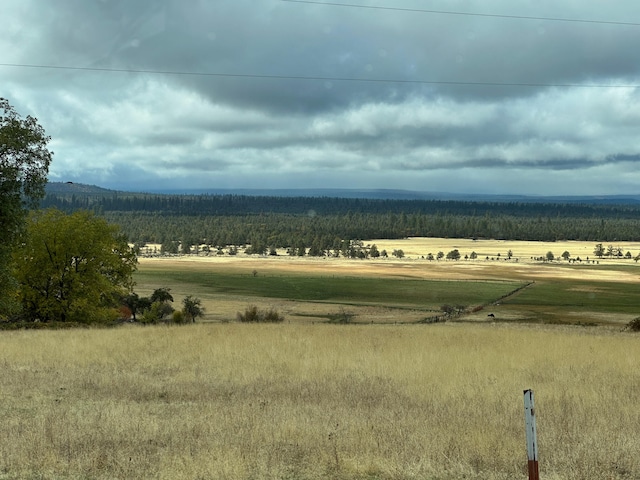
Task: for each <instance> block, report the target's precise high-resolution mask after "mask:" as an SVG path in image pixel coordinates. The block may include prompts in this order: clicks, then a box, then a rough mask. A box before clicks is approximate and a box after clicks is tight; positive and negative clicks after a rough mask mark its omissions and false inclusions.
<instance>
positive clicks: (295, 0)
mask: <svg viewBox="0 0 640 480" xmlns="http://www.w3.org/2000/svg"><path fill="white" fill-rule="evenodd" d="M281 1H282V2H289V3H307V4H313V5H327V6H330V7H349V8H366V9H370V10H394V11H398V12H413V13H432V14H438V15H459V16H467V17H490V18H503V19H511V20H539V21H545V22H571V23H592V24H593V23H595V24H603V25H625V26H633V27H640V23H636V22H615V21H609V20H587V19H579V18H557V17H530V16H527V15H500V14H493V13H473V12H455V11H447V10H425V9H421V8H401V7H385V6H375V5H357V4H352V3H336V2H316V1H312V0H281Z"/></svg>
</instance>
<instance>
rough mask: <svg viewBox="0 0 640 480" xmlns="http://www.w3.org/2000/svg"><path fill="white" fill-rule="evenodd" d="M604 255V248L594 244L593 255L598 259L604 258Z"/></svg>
mask: <svg viewBox="0 0 640 480" xmlns="http://www.w3.org/2000/svg"><path fill="white" fill-rule="evenodd" d="M604 253H605V249H604V246H603V245H602V244H601V243H598V244H596V246H595V248H594V249H593V254H594V255H595V256H596V257H598V258H602V257H603V256H604Z"/></svg>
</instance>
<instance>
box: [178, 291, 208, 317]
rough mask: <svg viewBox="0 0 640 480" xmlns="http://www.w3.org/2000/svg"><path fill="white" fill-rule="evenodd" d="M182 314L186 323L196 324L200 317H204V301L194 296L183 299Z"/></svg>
mask: <svg viewBox="0 0 640 480" xmlns="http://www.w3.org/2000/svg"><path fill="white" fill-rule="evenodd" d="M182 314H183V315H184V319H185V321H186V322H195V321H196V319H197V318H198V317H201V316H202V315H204V307H203V306H202V301H201V300H200V299H199V298H197V297H194V296H193V295H187V296H186V297H185V298H183V299H182Z"/></svg>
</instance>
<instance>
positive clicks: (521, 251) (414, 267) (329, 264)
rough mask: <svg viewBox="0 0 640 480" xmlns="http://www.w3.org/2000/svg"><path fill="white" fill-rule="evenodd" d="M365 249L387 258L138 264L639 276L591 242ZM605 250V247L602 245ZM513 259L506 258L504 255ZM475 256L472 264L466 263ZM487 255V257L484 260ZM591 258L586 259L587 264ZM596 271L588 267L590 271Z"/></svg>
mask: <svg viewBox="0 0 640 480" xmlns="http://www.w3.org/2000/svg"><path fill="white" fill-rule="evenodd" d="M364 243H365V245H374V244H375V245H376V246H377V247H378V249H379V250H380V251H382V250H386V251H387V253H388V254H389V257H388V258H380V259H367V260H351V259H345V258H327V257H319V258H315V257H291V256H288V255H286V254H285V253H284V252H282V251H281V252H279V255H278V256H255V255H251V256H248V255H244V254H242V253H240V254H238V255H236V256H229V255H211V256H204V255H183V256H176V257H142V258H141V259H140V262H141V264H142V265H144V268H154V265H155V266H161V268H167V267H168V268H171V267H172V266H173V267H175V268H186V267H188V268H189V269H209V268H225V269H232V270H239V271H247V272H251V271H252V270H254V269H256V270H258V271H262V270H264V269H267V270H269V271H282V272H290V273H291V272H301V273H314V274H334V275H375V276H403V277H415V278H427V279H454V280H455V279H473V278H509V279H532V280H535V279H539V278H547V277H553V278H567V279H571V278H575V279H594V280H599V281H606V280H611V281H629V282H633V283H637V282H639V281H640V278H639V277H638V276H637V275H636V274H635V273H630V272H620V271H619V270H615V269H612V270H607V269H606V266H617V265H627V266H638V268H639V269H638V272H640V264H639V263H636V262H635V261H633V260H631V259H625V258H621V259H620V258H612V259H610V258H606V257H605V258H603V259H599V258H596V257H595V256H594V255H593V250H594V247H595V243H594V242H570V241H567V242H529V241H503V240H470V239H445V238H408V239H401V240H368V241H366V242H364ZM605 247H606V246H605ZM615 247H616V248H618V247H619V248H621V249H622V250H623V251H624V252H625V253H626V252H631V254H632V256H634V257H635V256H636V255H637V254H638V253H640V243H639V242H635V243H622V244H620V245H615ZM454 249H458V250H459V251H460V254H461V256H462V257H463V258H462V259H461V260H458V261H448V260H445V259H443V260H439V261H438V260H434V261H429V260H426V259H425V258H424V257H426V256H427V255H428V254H429V253H431V254H433V255H434V256H436V255H437V254H438V252H443V253H444V254H445V255H446V254H447V253H448V252H450V251H451V250H454ZM394 250H402V251H403V252H404V254H405V257H404V258H402V259H396V258H394V257H393V256H392V255H391V254H392V252H393V251H394ZM509 251H511V252H512V254H513V256H512V258H511V259H510V260H507V256H508V252H509ZM565 251H567V252H569V253H570V255H571V257H570V258H571V259H577V258H578V257H579V258H580V259H581V260H582V261H581V262H574V263H571V265H572V266H576V267H580V268H575V269H574V268H571V269H570V268H549V267H550V266H560V267H561V266H567V265H569V262H566V261H564V260H562V258H561V255H562V253H563V252H565ZM472 252H475V253H476V254H477V256H478V258H477V259H475V260H465V259H464V256H465V255H468V256H470V255H471V253H472ZM547 252H553V254H554V256H555V257H556V260H555V261H554V262H551V263H547V262H541V261H539V260H536V259H537V258H539V257H544V256H545V255H546V254H547ZM487 257H489V259H488V260H487ZM587 259H589V261H587ZM596 266H597V267H598V268H591V267H596Z"/></svg>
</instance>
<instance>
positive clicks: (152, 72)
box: [0, 63, 640, 88]
mask: <svg viewBox="0 0 640 480" xmlns="http://www.w3.org/2000/svg"><path fill="white" fill-rule="evenodd" d="M0 67H13V68H34V69H52V70H74V71H83V72H108V73H140V74H150V75H176V76H192V77H228V78H253V79H266V80H303V81H325V82H364V83H401V84H414V85H449V86H484V87H536V88H539V87H557V88H569V87H573V88H640V84H637V85H634V84H630V85H622V84H581V83H537V82H521V83H519V82H472V81H458V80H409V79H398V78H364V77H317V76H306V75H267V74H256V73H228V72H193V71H178V70H142V69H134V68H108V67H74V66H68V65H36V64H28V63H0Z"/></svg>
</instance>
